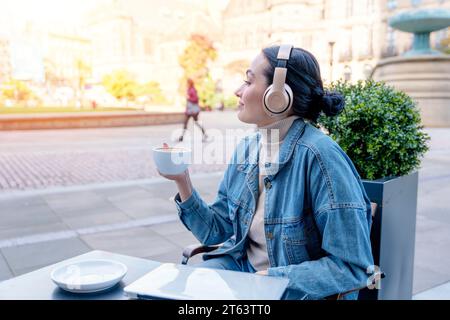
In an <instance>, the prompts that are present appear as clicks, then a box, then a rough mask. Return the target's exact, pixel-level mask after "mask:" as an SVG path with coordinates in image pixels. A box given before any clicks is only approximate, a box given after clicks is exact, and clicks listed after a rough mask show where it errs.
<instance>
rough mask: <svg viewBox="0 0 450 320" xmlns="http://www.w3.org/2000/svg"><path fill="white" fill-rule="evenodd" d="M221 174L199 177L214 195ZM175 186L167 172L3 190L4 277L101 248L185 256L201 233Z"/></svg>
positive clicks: (173, 258) (167, 258)
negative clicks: (139, 178)
mask: <svg viewBox="0 0 450 320" xmlns="http://www.w3.org/2000/svg"><path fill="white" fill-rule="evenodd" d="M221 176H222V174H221V173H210V174H198V175H194V176H193V178H192V179H193V183H194V184H195V186H196V188H197V190H199V192H200V193H201V194H202V195H203V197H204V199H205V200H206V201H213V200H214V198H215V196H216V194H215V193H216V190H217V186H218V183H219V182H220V179H221ZM175 192H176V187H175V184H174V183H173V182H172V181H167V180H165V179H162V178H159V179H153V180H151V181H148V182H147V183H145V182H141V183H139V184H135V183H133V184H128V185H127V184H126V183H125V184H124V183H120V185H119V184H111V185H110V186H105V185H102V186H99V187H95V186H94V187H93V186H89V187H72V188H66V189H60V190H56V189H53V190H47V191H30V192H24V193H23V194H22V195H16V196H13V197H11V196H8V197H0V207H1V215H2V223H1V225H0V281H1V280H5V279H8V278H11V277H14V276H18V275H20V274H23V273H27V272H30V271H32V270H35V269H37V268H41V267H43V266H46V265H49V264H53V263H55V262H58V261H61V260H64V259H66V258H69V257H73V256H75V255H79V254H81V253H85V252H88V251H90V250H93V249H99V250H106V251H112V252H116V253H121V254H125V255H131V256H136V257H142V258H148V259H153V260H159V261H164V262H177V263H179V262H180V261H181V253H182V249H183V248H184V247H186V246H187V245H190V244H194V243H198V241H197V240H196V239H195V238H194V236H192V234H191V233H190V232H189V231H188V230H187V229H186V228H185V227H184V226H183V224H182V223H181V222H180V221H179V218H178V214H177V210H176V207H175V204H174V203H173V196H174V195H175ZM195 260H197V261H199V258H197V259H194V261H195Z"/></svg>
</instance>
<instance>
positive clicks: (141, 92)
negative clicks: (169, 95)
mask: <svg viewBox="0 0 450 320" xmlns="http://www.w3.org/2000/svg"><path fill="white" fill-rule="evenodd" d="M136 94H137V96H139V97H142V96H145V97H147V98H148V103H150V104H153V105H161V104H162V105H164V104H167V103H168V101H167V99H166V97H165V96H164V95H163V93H162V91H161V87H160V85H159V83H158V82H156V81H150V82H147V83H145V84H142V85H139V87H138V91H137V93H136Z"/></svg>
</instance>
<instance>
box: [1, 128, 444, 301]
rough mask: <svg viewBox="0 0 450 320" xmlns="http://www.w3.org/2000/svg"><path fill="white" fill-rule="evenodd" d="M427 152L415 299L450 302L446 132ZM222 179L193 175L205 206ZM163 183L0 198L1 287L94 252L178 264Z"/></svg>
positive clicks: (169, 191)
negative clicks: (16, 278)
mask: <svg viewBox="0 0 450 320" xmlns="http://www.w3.org/2000/svg"><path fill="white" fill-rule="evenodd" d="M427 131H428V133H429V134H430V135H431V137H432V140H431V150H430V151H429V152H428V153H427V155H426V157H425V159H424V160H423V163H422V168H421V169H420V173H419V192H418V212H417V227H416V245H415V265H414V288H413V291H414V293H415V294H417V295H416V296H415V298H424V299H425V298H429V297H434V298H446V299H450V285H449V284H448V282H449V281H450V250H449V249H448V248H449V247H450V197H449V196H448V195H449V194H450V129H428V130H427ZM220 178H221V173H220V172H216V173H196V174H193V182H194V185H195V186H196V188H197V189H198V190H199V192H200V194H201V195H202V196H203V197H204V198H205V200H206V201H212V200H213V199H214V198H215V194H216V191H217V186H218V182H219V181H220ZM174 194H175V185H174V184H173V182H171V181H166V180H164V179H162V178H151V179H141V180H136V181H118V182H108V183H107V184H98V185H92V184H91V185H86V186H71V187H66V188H61V187H54V188H53V187H52V188H47V189H43V190H30V191H20V192H16V193H0V215H1V223H0V281H1V280H4V279H8V278H10V277H13V276H17V275H19V274H23V273H25V272H29V271H32V270H34V269H36V268H40V267H42V266H45V265H49V264H52V263H55V262H57V261H61V260H63V259H66V258H68V257H72V256H74V255H78V254H80V253H84V252H87V251H90V250H92V249H100V250H107V251H113V252H117V253H122V254H126V255H132V256H138V257H144V258H149V259H155V260H160V261H167V262H179V261H180V257H181V251H182V248H183V247H185V246H186V245H189V244H192V243H196V242H197V241H196V239H194V237H193V236H192V235H191V234H190V232H189V231H187V230H186V229H185V228H184V226H183V225H182V224H181V222H180V221H179V220H178V216H177V212H176V208H175V205H174V204H173V202H172V200H171V199H170V198H171V197H172V196H173V195H174Z"/></svg>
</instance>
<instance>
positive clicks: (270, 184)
mask: <svg viewBox="0 0 450 320" xmlns="http://www.w3.org/2000/svg"><path fill="white" fill-rule="evenodd" d="M264 185H265V187H266V189H267V190H269V189H270V188H272V183H271V182H270V180H269V179H265V180H264Z"/></svg>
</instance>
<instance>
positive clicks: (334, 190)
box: [268, 146, 373, 299]
mask: <svg viewBox="0 0 450 320" xmlns="http://www.w3.org/2000/svg"><path fill="white" fill-rule="evenodd" d="M333 148H335V150H331V151H328V152H327V153H326V156H325V155H324V156H323V157H321V156H320V154H319V153H317V152H315V151H317V150H312V152H311V157H309V160H308V161H309V162H310V163H309V174H308V175H307V181H308V182H307V187H308V188H309V189H310V195H311V196H310V202H311V206H312V211H313V212H314V219H315V222H316V225H317V227H318V229H319V232H320V235H321V237H322V249H323V251H324V252H325V255H324V256H323V257H322V258H320V259H318V260H313V261H305V262H303V263H301V264H298V265H288V266H282V267H274V268H269V270H268V274H269V275H273V276H283V277H287V278H289V285H288V289H287V291H286V298H291V299H322V298H324V297H327V296H330V295H333V294H337V293H344V292H347V291H349V290H353V289H357V288H362V287H365V286H366V285H367V280H368V278H369V276H370V274H368V273H367V272H368V270H369V269H368V268H369V267H370V266H372V265H373V258H372V251H371V245H370V224H371V220H370V217H371V215H370V201H369V200H368V198H367V195H366V194H365V191H364V187H363V185H362V183H361V181H360V178H359V175H358V173H357V172H356V169H354V166H353V164H352V163H351V161H350V159H348V157H347V156H346V155H345V154H344V152H343V151H340V150H339V148H338V147H337V146H334V147H333ZM324 153H325V152H324ZM325 158H326V159H325ZM367 203H368V205H367Z"/></svg>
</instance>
